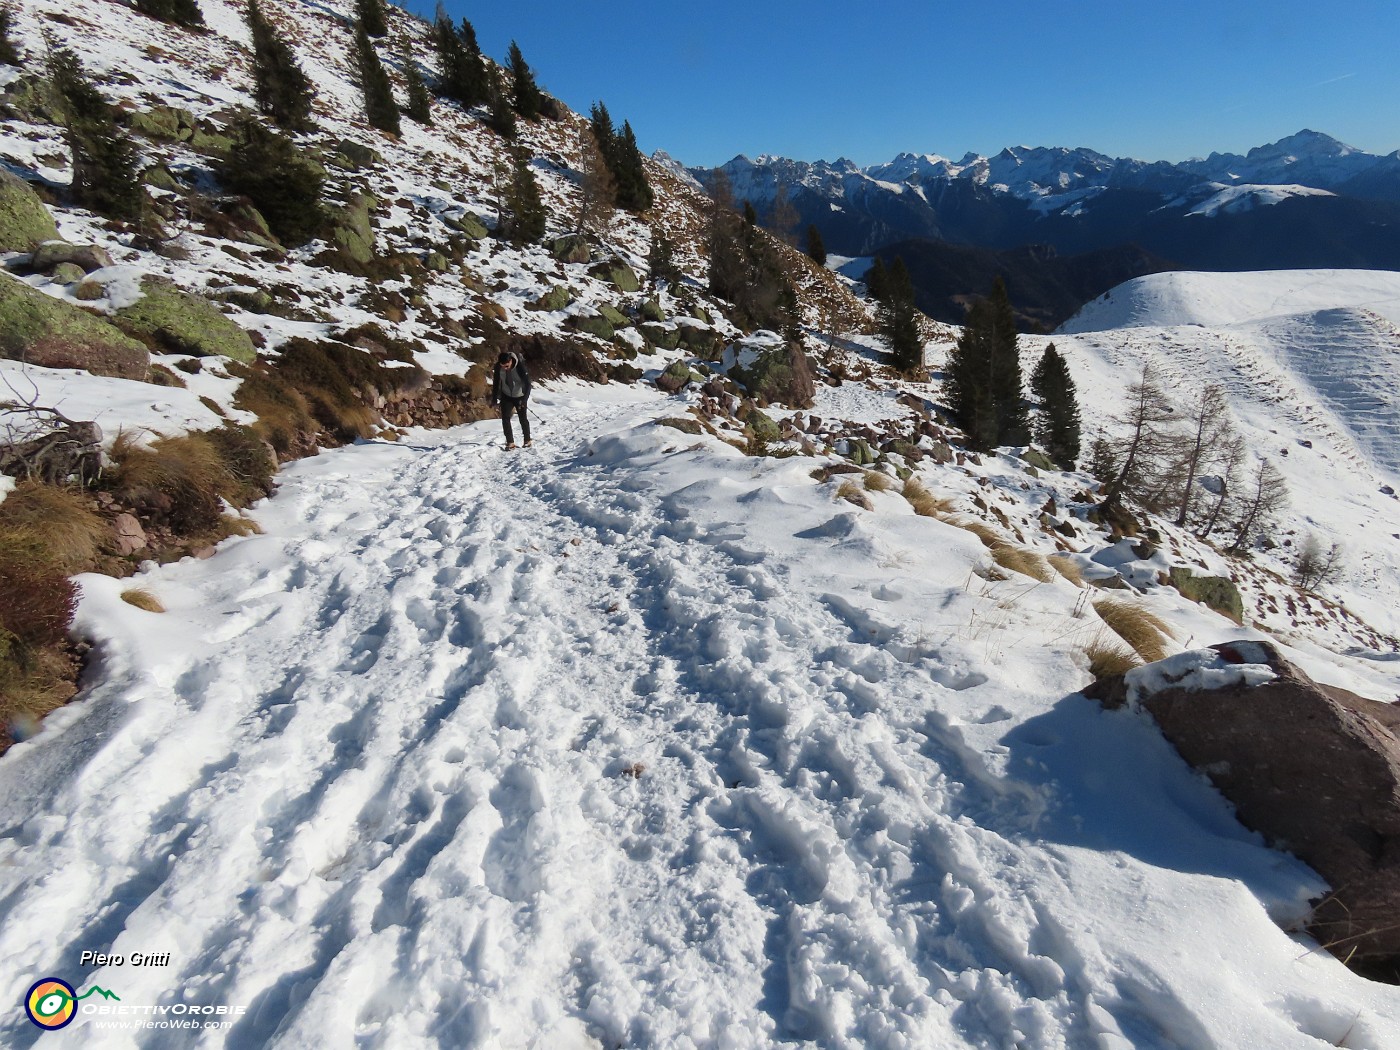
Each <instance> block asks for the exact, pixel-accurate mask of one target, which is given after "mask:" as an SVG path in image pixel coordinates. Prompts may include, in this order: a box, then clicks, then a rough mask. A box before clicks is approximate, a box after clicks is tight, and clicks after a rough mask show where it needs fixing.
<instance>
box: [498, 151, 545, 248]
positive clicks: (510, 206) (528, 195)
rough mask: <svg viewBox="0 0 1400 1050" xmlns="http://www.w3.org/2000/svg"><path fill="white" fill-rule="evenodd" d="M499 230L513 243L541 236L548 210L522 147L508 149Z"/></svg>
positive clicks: (524, 241)
mask: <svg viewBox="0 0 1400 1050" xmlns="http://www.w3.org/2000/svg"><path fill="white" fill-rule="evenodd" d="M501 212H502V215H501V223H500V226H501V227H502V229H501V232H503V233H504V235H505V236H506V237H508V238H509V239H510V240H511V242H512V243H514V244H531V243H534V242H535V241H538V240H539V239H540V238H541V237H543V236H544V232H545V222H546V219H547V217H548V213H547V212H546V211H545V206H544V202H543V201H542V200H541V199H540V185H539V182H538V181H536V179H535V173H534V171H533V170H532V169H531V167H530V156H529V154H528V153H526V152H525V151H524V150H523V149H520V148H516V149H514V150H512V151H511V173H510V183H509V184H508V186H507V187H506V192H505V199H504V200H503V201H502V202H501Z"/></svg>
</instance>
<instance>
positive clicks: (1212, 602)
mask: <svg viewBox="0 0 1400 1050" xmlns="http://www.w3.org/2000/svg"><path fill="white" fill-rule="evenodd" d="M1168 575H1169V577H1170V579H1171V584H1172V586H1173V587H1175V588H1176V589H1177V590H1178V591H1180V592H1181V594H1182V597H1185V598H1190V599H1191V600H1192V601H1193V602H1200V603H1201V604H1202V605H1207V606H1209V607H1210V608H1212V609H1214V610H1215V611H1216V612H1218V613H1220V614H1221V615H1224V616H1228V617H1229V618H1230V619H1232V620H1234V621H1235V622H1236V623H1244V599H1243V598H1242V597H1241V596H1240V589H1239V588H1238V587H1236V586H1235V581H1234V580H1232V579H1230V577H1228V576H1197V575H1195V574H1194V573H1193V572H1192V571H1191V570H1190V569H1188V568H1186V567H1185V566H1184V565H1173V566H1172V567H1171V569H1169V570H1168Z"/></svg>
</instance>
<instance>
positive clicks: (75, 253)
mask: <svg viewBox="0 0 1400 1050" xmlns="http://www.w3.org/2000/svg"><path fill="white" fill-rule="evenodd" d="M62 263H71V264H73V265H75V266H80V267H82V270H83V272H84V273H92V271H93V270H101V269H104V268H105V267H108V266H111V265H112V256H111V255H109V254H108V252H107V249H106V248H103V247H102V246H101V245H99V244H69V243H68V242H67V241H57V240H55V241H45V242H44V243H43V244H41V245H39V247H37V248H35V249H34V256H33V258H31V259H30V260H29V268H30V269H31V270H33V271H34V272H35V273H48V272H49V271H51V270H52V269H53V268H54V267H56V266H58V265H60V264H62Z"/></svg>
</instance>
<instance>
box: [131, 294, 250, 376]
mask: <svg viewBox="0 0 1400 1050" xmlns="http://www.w3.org/2000/svg"><path fill="white" fill-rule="evenodd" d="M141 291H142V296H141V298H140V299H139V300H138V301H137V302H135V303H133V304H132V305H131V306H127V307H123V308H122V309H121V310H118V311H117V316H116V323H117V324H118V325H119V326H120V327H121V328H122V330H123V331H125V332H126V333H127V334H129V335H133V336H135V337H136V338H138V339H140V340H141V341H142V342H144V343H146V344H147V345H148V346H151V347H154V348H156V349H159V350H163V351H165V352H166V353H172V354H190V355H192V356H194V357H210V356H213V355H218V356H221V357H230V358H232V359H233V360H235V361H245V362H251V361H252V360H253V359H254V358H255V357H256V356H257V351H256V350H255V349H254V347H253V340H252V339H251V338H250V337H249V335H248V333H247V332H245V331H244V330H243V329H242V328H240V327H238V325H236V324H234V323H233V322H232V321H230V320H229V319H228V318H227V317H225V316H224V315H223V314H222V313H220V312H219V309H218V307H216V306H214V304H213V303H211V302H209V301H208V300H207V299H202V298H200V297H199V296H196V295H191V294H189V293H188V292H183V291H181V290H180V289H179V288H176V287H175V286H174V285H173V284H171V283H170V282H169V281H167V280H165V279H164V278H160V277H147V278H145V279H143V280H142V282H141Z"/></svg>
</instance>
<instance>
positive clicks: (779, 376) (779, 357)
mask: <svg viewBox="0 0 1400 1050" xmlns="http://www.w3.org/2000/svg"><path fill="white" fill-rule="evenodd" d="M729 374H730V375H731V376H733V377H734V378H735V379H737V380H738V381H739V382H741V383H743V384H744V386H745V388H746V389H747V390H748V391H749V393H750V394H752V395H753V396H755V397H758V396H762V397H763V398H764V399H765V400H767V401H769V402H776V403H777V404H781V405H788V406H790V407H792V408H810V407H811V406H812V404H813V403H814V401H815V400H816V396H817V385H816V381H815V380H814V379H813V378H812V366H811V363H810V362H809V361H808V360H807V355H806V354H805V353H803V352H802V348H801V347H800V346H798V345H797V344H796V343H788V344H787V345H785V346H781V347H777V348H775V349H772V350H767V351H764V352H763V353H760V354H759V355H758V357H757V358H756V359H755V360H754V362H753V364H752V365H750V366H748V367H747V368H738V367H735V368H731V369H730V370H729Z"/></svg>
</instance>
